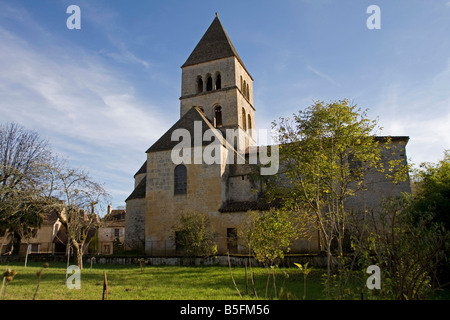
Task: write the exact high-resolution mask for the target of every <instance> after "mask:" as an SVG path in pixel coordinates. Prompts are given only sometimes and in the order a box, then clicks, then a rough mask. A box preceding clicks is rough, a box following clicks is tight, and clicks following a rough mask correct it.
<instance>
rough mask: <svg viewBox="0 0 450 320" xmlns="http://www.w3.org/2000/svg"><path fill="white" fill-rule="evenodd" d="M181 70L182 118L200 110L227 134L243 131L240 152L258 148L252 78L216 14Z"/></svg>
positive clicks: (241, 132)
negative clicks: (192, 109)
mask: <svg viewBox="0 0 450 320" xmlns="http://www.w3.org/2000/svg"><path fill="white" fill-rule="evenodd" d="M181 69H182V82H181V97H180V117H182V116H183V115H184V114H186V113H187V112H188V111H189V110H190V109H191V108H193V107H198V108H199V109H200V110H202V112H203V113H204V115H205V117H206V118H207V119H208V120H209V121H210V122H211V124H212V125H213V126H214V127H216V128H217V129H219V130H220V131H221V132H222V133H223V134H224V135H225V134H226V132H227V129H232V130H235V131H236V130H237V129H240V130H239V133H240V139H239V142H238V143H239V146H237V147H238V148H239V149H241V150H245V149H246V148H247V147H248V146H254V145H256V134H255V109H254V107H253V78H252V77H251V75H250V74H249V72H248V71H247V69H246V68H245V66H244V63H243V62H242V60H241V58H240V57H239V55H238V54H237V52H236V49H235V48H234V46H233V44H232V43H231V41H230V39H229V37H228V35H227V33H226V32H225V29H224V28H223V26H222V23H221V22H220V20H219V17H218V15H217V13H216V17H215V18H214V20H213V22H212V23H211V25H210V26H209V28H208V30H207V31H206V33H205V34H204V35H203V37H202V38H201V40H200V41H199V43H198V44H197V46H196V47H195V49H194V51H192V53H191V54H190V56H189V57H188V59H187V60H186V62H185V63H184V64H183V65H182V66H181ZM242 137H243V138H244V139H242Z"/></svg>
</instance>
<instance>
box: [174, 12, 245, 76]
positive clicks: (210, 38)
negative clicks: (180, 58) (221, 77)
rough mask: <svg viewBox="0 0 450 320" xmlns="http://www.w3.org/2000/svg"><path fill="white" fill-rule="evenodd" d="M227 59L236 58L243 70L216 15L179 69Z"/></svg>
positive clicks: (239, 59)
mask: <svg viewBox="0 0 450 320" xmlns="http://www.w3.org/2000/svg"><path fill="white" fill-rule="evenodd" d="M228 57H236V58H237V59H238V61H239V62H240V63H241V64H242V66H243V67H244V69H245V66H244V63H243V62H242V60H241V58H240V57H239V55H238V53H237V51H236V49H235V48H234V46H233V44H232V43H231V40H230V38H229V37H228V35H227V33H226V31H225V29H224V28H223V26H222V23H221V22H220V20H219V17H218V16H217V15H216V17H215V18H214V20H213V22H212V23H211V25H210V26H209V28H208V30H206V32H205V34H204V35H203V37H202V38H201V39H200V41H199V43H198V44H197V46H196V47H195V49H194V51H192V53H191V55H190V56H189V58H188V59H187V60H186V62H185V63H184V64H183V65H182V66H181V67H182V68H183V67H187V66H191V65H194V64H199V63H203V62H208V61H212V60H217V59H221V58H228ZM247 73H248V72H247Z"/></svg>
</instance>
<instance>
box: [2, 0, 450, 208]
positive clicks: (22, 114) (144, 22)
mask: <svg viewBox="0 0 450 320" xmlns="http://www.w3.org/2000/svg"><path fill="white" fill-rule="evenodd" d="M72 4H74V5H78V6H79V7H80V9H81V29H80V30H69V29H68V28H67V27H66V20H67V18H68V17H69V16H70V14H67V13H66V9H67V7H68V6H69V5H72ZM373 4H374V5H378V6H379V7H380V12H381V29H379V30H376V29H375V30H369V29H368V28H367V26H366V20H367V19H368V18H369V17H370V14H368V13H367V12H366V10H367V8H368V6H370V5H373ZM215 12H218V13H219V18H220V20H221V22H222V24H223V25H224V28H225V30H226V31H227V33H228V35H229V37H230V38H231V41H232V42H233V44H234V46H235V47H236V50H237V51H238V53H239V55H240V57H241V58H242V60H243V61H244V64H245V66H246V68H247V70H248V71H249V72H250V74H251V75H252V77H253V79H254V106H255V109H256V128H257V129H260V128H267V129H269V128H270V123H271V122H272V121H273V120H276V119H278V118H279V117H281V116H290V115H292V113H294V112H297V111H298V110H301V109H304V108H306V107H308V106H309V105H311V103H312V101H313V100H324V101H330V100H338V99H343V98H348V99H349V100H351V101H353V102H354V103H356V104H357V105H358V106H360V107H362V108H368V109H369V112H368V115H369V117H370V118H371V119H378V123H379V125H380V126H381V127H383V130H382V131H381V132H380V134H382V135H406V136H409V137H410V142H409V144H408V146H407V155H408V157H409V160H410V162H412V163H415V164H419V163H421V162H423V161H430V162H437V161H439V160H440V159H442V157H443V151H444V150H445V149H450V133H449V131H450V130H449V129H450V125H449V124H450V1H448V0H442V1H441V0H433V1H429V0H394V1H393V0H389V1H387V0H371V1H364V0H352V1H350V0H339V1H337V0H296V1H285V0H281V1H247V0H246V1H137V0H135V1H106V0H97V1H87V0H86V1H76V0H71V1H56V0H54V1H44V0H42V1H30V0H27V1H23V0H15V1H12V0H10V1H4V0H0V122H1V123H5V122H8V121H14V122H18V123H20V124H22V125H24V126H25V127H27V128H29V129H32V130H35V131H37V132H38V133H39V134H40V135H41V136H42V137H44V138H46V139H48V140H49V142H50V144H51V145H52V148H53V150H54V151H55V152H56V153H58V154H60V155H61V156H62V157H66V158H68V160H69V162H70V163H71V164H72V165H73V166H77V167H78V166H79V167H83V168H86V169H87V170H88V171H89V172H90V173H91V175H92V176H93V177H94V178H95V179H96V180H97V181H99V182H104V183H105V187H106V189H107V190H108V191H109V192H110V194H111V198H112V205H113V207H118V206H123V205H124V204H125V203H124V200H125V199H126V197H127V196H128V195H129V194H130V193H131V192H132V190H133V183H134V180H133V175H134V173H135V172H136V171H137V170H138V169H139V167H140V166H141V165H142V163H143V162H144V161H145V159H146V155H145V151H146V150H147V149H148V147H150V146H151V145H152V144H153V143H154V142H155V141H156V139H158V138H159V137H160V136H161V135H162V134H163V133H164V132H165V131H166V130H167V129H169V128H170V127H171V126H172V124H173V123H174V122H175V121H177V119H178V118H179V97H180V94H181V69H180V67H181V65H182V64H183V63H184V62H185V61H186V59H187V57H188V56H189V54H190V53H191V52H192V50H193V49H194V47H195V45H196V44H197V43H198V41H199V40H200V38H201V37H202V35H203V34H204V32H205V31H206V29H207V28H208V26H209V25H210V24H211V22H212V20H213V19H214V16H215Z"/></svg>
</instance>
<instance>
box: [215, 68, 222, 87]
mask: <svg viewBox="0 0 450 320" xmlns="http://www.w3.org/2000/svg"><path fill="white" fill-rule="evenodd" d="M221 88H222V77H221V75H220V73H219V72H217V73H216V90H219V89H221Z"/></svg>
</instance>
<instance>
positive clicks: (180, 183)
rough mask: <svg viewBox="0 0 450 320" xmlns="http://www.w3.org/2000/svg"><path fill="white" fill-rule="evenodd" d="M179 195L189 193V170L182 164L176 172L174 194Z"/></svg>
mask: <svg viewBox="0 0 450 320" xmlns="http://www.w3.org/2000/svg"><path fill="white" fill-rule="evenodd" d="M173 193H174V194H175V195H177V194H186V193H187V169H186V166H184V165H182V164H180V165H178V166H176V167H175V170H174V192H173Z"/></svg>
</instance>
